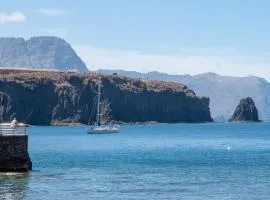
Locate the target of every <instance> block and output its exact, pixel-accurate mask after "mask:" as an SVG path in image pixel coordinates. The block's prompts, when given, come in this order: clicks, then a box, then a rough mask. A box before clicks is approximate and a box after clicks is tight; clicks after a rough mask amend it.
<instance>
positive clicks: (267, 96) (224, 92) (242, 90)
mask: <svg viewBox="0 0 270 200" xmlns="http://www.w3.org/2000/svg"><path fill="white" fill-rule="evenodd" d="M99 72H101V73H104V74H111V73H112V72H117V73H118V74H120V75H123V76H129V77H136V78H142V79H154V80H163V81H173V82H178V83H183V84H185V85H187V86H188V87H189V88H192V89H193V90H194V91H195V93H196V94H197V95H199V96H208V97H209V98H210V110H211V115H212V117H213V118H214V119H215V120H218V121H225V120H228V119H229V118H230V117H231V116H232V114H233V112H234V109H235V107H236V106H237V104H238V103H239V101H240V100H241V99H242V98H244V97H247V96H249V97H251V98H252V99H253V100H254V102H255V104H256V106H257V108H258V112H259V119H261V120H265V121H269V120H270V83H269V82H267V81H266V80H265V79H263V78H259V77H254V76H250V77H231V76H220V75H218V74H215V73H206V74H199V75H196V76H190V75H169V74H165V73H159V72H150V73H138V72H132V71H122V70H113V71H111V70H100V71H99Z"/></svg>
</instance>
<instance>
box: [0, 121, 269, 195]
mask: <svg viewBox="0 0 270 200" xmlns="http://www.w3.org/2000/svg"><path fill="white" fill-rule="evenodd" d="M86 128H87V127H86V126H78V127H32V128H31V129H30V138H29V150H30V156H31V159H32V161H33V171H32V172H31V173H29V174H28V175H10V174H9V175H7V174H2V175H0V199H33V200H38V199H42V200H43V199H46V200H47V199H48V200H57V199H66V200H69V199H70V200H71V199H83V200H84V199H115V200H118V199H134V200H135V199H149V200H153V199H155V200H156V199H187V200H212V199H215V200H229V199H230V200H231V199H233V200H239V199H243V200H249V199H263V200H266V199H270V189H269V188H270V123H257V124H255V123H254V124H215V123H211V124H171V125H168V124H158V125H134V126H123V127H121V133H120V134H110V135H87V134H86Z"/></svg>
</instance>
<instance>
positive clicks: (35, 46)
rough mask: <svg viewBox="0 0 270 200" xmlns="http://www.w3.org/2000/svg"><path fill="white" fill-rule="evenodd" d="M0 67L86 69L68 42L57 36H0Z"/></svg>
mask: <svg viewBox="0 0 270 200" xmlns="http://www.w3.org/2000/svg"><path fill="white" fill-rule="evenodd" d="M0 67H6V68H7V67H12V68H19V67H21V68H32V69H33V68H38V69H56V70H78V71H87V68H86V66H85V64H84V63H83V61H82V60H81V59H80V58H79V57H78V56H77V54H76V53H75V51H74V50H73V49H72V47H71V46H70V44H68V43H67V42H66V41H64V40H63V39H61V38H57V37H33V38H30V39H29V40H24V39H23V38H0Z"/></svg>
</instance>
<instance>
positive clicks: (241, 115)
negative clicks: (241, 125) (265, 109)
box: [230, 97, 260, 122]
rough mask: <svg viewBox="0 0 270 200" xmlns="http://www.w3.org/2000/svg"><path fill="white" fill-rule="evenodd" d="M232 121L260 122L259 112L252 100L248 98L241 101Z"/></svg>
mask: <svg viewBox="0 0 270 200" xmlns="http://www.w3.org/2000/svg"><path fill="white" fill-rule="evenodd" d="M230 121H252V122H258V121H260V120H259V117H258V110H257V108H256V106H255V103H254V101H253V100H252V98H250V97H247V98H245V99H241V101H240V103H239V105H238V106H237V107H236V109H235V111H234V113H233V116H232V117H231V119H230Z"/></svg>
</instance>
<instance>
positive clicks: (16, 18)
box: [0, 12, 26, 24]
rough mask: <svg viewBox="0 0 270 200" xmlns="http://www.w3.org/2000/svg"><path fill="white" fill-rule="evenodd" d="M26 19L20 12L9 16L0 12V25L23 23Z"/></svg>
mask: <svg viewBox="0 0 270 200" xmlns="http://www.w3.org/2000/svg"><path fill="white" fill-rule="evenodd" d="M25 20H26V17H25V15H24V14H23V13H21V12H12V13H10V14H7V13H4V12H0V24H5V23H10V22H23V21H25Z"/></svg>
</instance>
